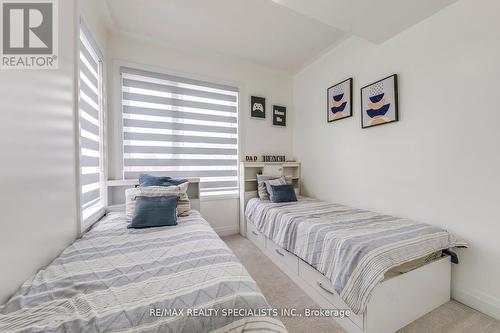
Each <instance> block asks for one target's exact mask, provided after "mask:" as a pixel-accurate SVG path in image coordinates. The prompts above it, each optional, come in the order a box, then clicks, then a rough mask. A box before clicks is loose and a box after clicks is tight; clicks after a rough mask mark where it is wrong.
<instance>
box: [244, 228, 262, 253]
mask: <svg viewBox="0 0 500 333" xmlns="http://www.w3.org/2000/svg"><path fill="white" fill-rule="evenodd" d="M247 238H248V239H249V240H251V241H252V242H253V243H254V244H255V245H257V246H258V247H259V248H260V249H261V250H262V251H264V250H265V248H266V237H264V235H263V234H262V233H261V232H260V231H258V230H257V228H256V227H255V226H254V225H253V224H252V223H251V222H248V221H247Z"/></svg>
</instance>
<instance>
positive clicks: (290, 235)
mask: <svg viewBox="0 0 500 333" xmlns="http://www.w3.org/2000/svg"><path fill="white" fill-rule="evenodd" d="M245 216H246V221H247V237H248V238H249V239H250V240H252V241H253V242H254V243H255V244H256V245H257V246H258V247H260V249H261V250H262V251H263V252H264V253H265V254H267V255H268V256H269V258H271V260H273V261H274V262H275V263H276V264H277V265H278V266H279V267H280V268H281V269H282V270H283V271H284V272H285V273H287V274H288V275H289V276H290V277H291V278H292V279H293V280H294V281H295V282H296V283H297V285H299V286H300V287H302V288H303V289H304V290H305V291H306V292H307V293H308V294H309V295H310V296H311V297H312V298H313V299H315V300H316V301H317V302H318V303H319V304H320V305H321V306H322V307H324V308H328V309H330V308H337V309H348V310H350V312H351V313H350V316H348V317H347V318H338V319H337V321H338V322H339V323H340V324H341V325H342V326H343V327H344V328H345V329H346V330H347V331H348V332H357V333H359V332H394V331H396V330H397V329H399V328H401V327H403V326H405V325H406V324H408V323H410V322H411V321H413V320H415V319H417V318H418V317H420V316H422V315H423V314H425V313H426V312H428V311H431V310H432V309H434V308H435V307H437V306H439V305H441V304H443V303H445V302H447V301H448V300H449V299H450V259H449V257H448V256H445V255H442V251H443V250H445V251H446V250H448V249H450V248H453V247H457V246H465V244H464V243H462V242H459V241H458V240H457V239H455V237H454V236H453V235H451V234H450V233H448V232H447V231H446V230H443V229H441V228H438V227H435V226H431V225H428V224H424V223H418V222H415V221H411V220H407V219H401V218H396V217H393V216H389V215H383V214H377V213H374V212H370V211H366V210H361V209H355V208H350V207H346V206H342V205H338V204H332V203H327V202H324V201H320V200H317V199H312V198H306V197H299V200H298V201H297V202H287V203H272V202H270V201H266V200H260V199H259V198H251V199H249V200H248V202H247V204H246V210H245Z"/></svg>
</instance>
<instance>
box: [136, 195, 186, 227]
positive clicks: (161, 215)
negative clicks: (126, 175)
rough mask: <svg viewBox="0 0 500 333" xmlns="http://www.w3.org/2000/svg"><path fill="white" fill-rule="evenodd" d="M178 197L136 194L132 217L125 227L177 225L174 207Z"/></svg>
mask: <svg viewBox="0 0 500 333" xmlns="http://www.w3.org/2000/svg"><path fill="white" fill-rule="evenodd" d="M178 200H179V197H178V196H176V195H169V196H163V197H143V196H138V197H137V198H136V202H135V210H134V217H133V218H132V223H130V224H129V225H128V226H127V228H134V229H139V228H152V227H163V226H173V225H177V214H176V207H177V201H178Z"/></svg>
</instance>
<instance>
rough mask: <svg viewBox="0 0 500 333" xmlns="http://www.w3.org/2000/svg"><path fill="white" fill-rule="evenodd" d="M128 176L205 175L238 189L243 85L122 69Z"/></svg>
mask: <svg viewBox="0 0 500 333" xmlns="http://www.w3.org/2000/svg"><path fill="white" fill-rule="evenodd" d="M121 80H122V108H123V112H122V115H123V176H124V179H134V178H138V176H139V174H141V173H144V172H146V173H151V174H155V175H168V176H171V177H181V178H186V177H198V178H200V192H201V195H203V196H208V195H223V194H235V193H238V88H235V87H230V86H226V85H221V84H215V83H208V82H202V81H197V80H191V79H186V78H181V77H177V76H171V75H165V74H158V73H152V72H146V71H142V70H137V69H132V68H127V67H122V68H121Z"/></svg>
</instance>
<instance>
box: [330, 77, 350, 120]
mask: <svg viewBox="0 0 500 333" xmlns="http://www.w3.org/2000/svg"><path fill="white" fill-rule="evenodd" d="M349 117H352V77H351V78H348V79H347V80H344V81H342V82H339V83H337V84H334V85H333V86H331V87H329V88H328V89H326V121H327V122H329V123H331V122H334V121H337V120H341V119H346V118H349Z"/></svg>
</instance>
